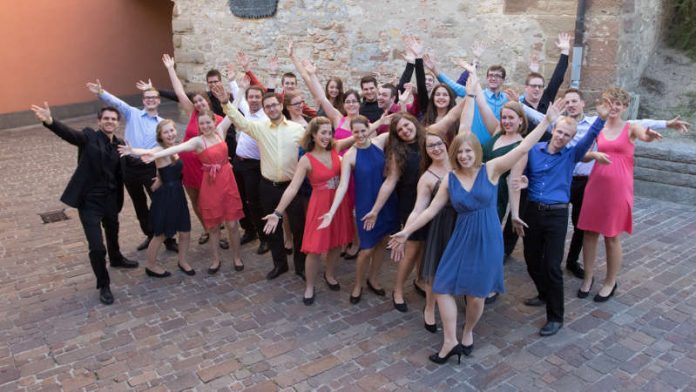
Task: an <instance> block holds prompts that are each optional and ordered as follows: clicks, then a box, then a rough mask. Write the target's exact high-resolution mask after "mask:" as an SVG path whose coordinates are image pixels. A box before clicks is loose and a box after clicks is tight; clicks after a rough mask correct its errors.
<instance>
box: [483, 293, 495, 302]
mask: <svg viewBox="0 0 696 392" xmlns="http://www.w3.org/2000/svg"><path fill="white" fill-rule="evenodd" d="M497 300H498V293H495V294H493V295H491V296H490V297H486V299H484V300H483V303H485V304H486V305H490V304H492V303H494V302H495V301H497Z"/></svg>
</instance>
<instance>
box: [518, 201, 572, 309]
mask: <svg viewBox="0 0 696 392" xmlns="http://www.w3.org/2000/svg"><path fill="white" fill-rule="evenodd" d="M523 220H524V221H525V222H526V223H527V225H529V228H528V229H527V230H525V236H524V259H525V261H526V262H527V271H528V272H529V276H530V277H531V278H532V280H533V281H534V285H535V286H536V288H537V291H538V292H539V298H541V299H543V300H544V301H546V319H547V321H561V322H562V321H563V311H564V309H563V273H562V272H561V261H562V260H563V247H564V245H565V237H566V231H567V228H568V208H567V207H565V208H561V209H552V210H540V209H539V208H538V205H537V204H536V203H529V204H528V205H527V209H526V211H525V215H524V218H523Z"/></svg>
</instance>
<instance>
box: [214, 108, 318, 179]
mask: <svg viewBox="0 0 696 392" xmlns="http://www.w3.org/2000/svg"><path fill="white" fill-rule="evenodd" d="M222 109H223V110H224V111H225V114H226V115H227V117H229V118H230V120H232V123H234V125H235V127H237V130H238V131H242V132H244V133H246V134H247V135H249V136H251V137H252V138H254V140H256V142H257V145H258V147H259V152H260V154H261V175H262V176H264V177H265V178H266V179H268V180H271V181H273V182H285V181H290V180H292V176H293V175H294V174H295V169H296V168H297V160H298V157H299V149H298V147H299V144H300V140H301V139H302V137H303V136H304V133H305V129H304V127H303V126H302V125H300V124H298V123H296V122H293V121H288V120H286V119H285V117H283V121H281V122H280V123H279V124H278V125H276V124H273V123H272V122H271V120H266V121H249V120H247V119H246V118H245V117H244V116H243V115H242V114H241V113H240V112H239V110H237V109H236V108H235V107H234V106H232V104H231V103H229V102H228V103H227V104H226V105H224V106H223V108H222Z"/></svg>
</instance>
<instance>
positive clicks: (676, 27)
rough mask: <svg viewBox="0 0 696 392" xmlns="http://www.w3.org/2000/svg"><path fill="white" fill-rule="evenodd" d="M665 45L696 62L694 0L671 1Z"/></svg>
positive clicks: (695, 9) (695, 4) (695, 1)
mask: <svg viewBox="0 0 696 392" xmlns="http://www.w3.org/2000/svg"><path fill="white" fill-rule="evenodd" d="M667 12H669V13H670V15H671V16H670V18H669V23H668V24H667V44H669V45H670V46H672V47H674V48H676V49H681V50H684V51H685V52H686V54H687V55H688V56H689V57H691V58H693V59H695V60H696V0H671V1H670V3H669V5H668V8H667Z"/></svg>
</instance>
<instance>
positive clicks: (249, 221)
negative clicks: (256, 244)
mask: <svg viewBox="0 0 696 392" xmlns="http://www.w3.org/2000/svg"><path fill="white" fill-rule="evenodd" d="M233 167H234V176H235V178H236V179H237V188H239V195H240V197H241V198H242V203H243V204H244V215H245V218H244V219H243V220H242V222H240V224H241V226H242V228H243V229H244V230H245V231H246V230H252V231H256V235H258V237H259V239H260V240H261V241H267V238H266V235H265V234H264V233H263V225H264V223H263V222H262V220H261V218H262V215H261V196H260V193H259V184H260V182H261V161H259V160H258V159H245V158H241V157H235V159H234V165H233ZM245 221H246V222H245Z"/></svg>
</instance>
